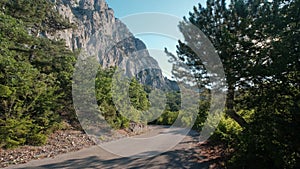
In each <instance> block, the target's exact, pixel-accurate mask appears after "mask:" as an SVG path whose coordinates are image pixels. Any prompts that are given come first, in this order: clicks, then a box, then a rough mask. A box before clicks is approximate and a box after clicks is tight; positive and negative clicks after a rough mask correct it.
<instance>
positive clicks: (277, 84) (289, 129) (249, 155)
mask: <svg viewBox="0 0 300 169" xmlns="http://www.w3.org/2000/svg"><path fill="white" fill-rule="evenodd" d="M299 13H300V1H299V0H292V1H285V0H274V1H264V0H231V1H230V3H229V4H228V5H227V4H226V1H225V0H208V1H207V3H206V6H205V7H203V6H202V5H201V4H199V5H198V6H197V7H194V11H193V12H190V15H189V17H188V18H184V21H183V22H181V23H180V25H179V29H180V30H181V32H182V33H183V35H184V37H185V41H184V42H182V41H179V42H178V45H177V54H176V55H173V54H171V53H170V52H168V51H166V52H167V54H168V55H169V56H171V58H172V59H171V62H172V63H174V64H175V65H177V67H174V68H175V69H174V70H173V73H174V76H175V77H178V78H179V79H183V78H184V77H187V74H189V75H192V78H193V79H196V82H197V83H198V86H199V87H208V86H209V85H210V86H211V84H210V83H209V78H208V77H209V76H210V74H209V73H208V72H207V70H206V66H207V64H208V63H205V62H203V60H201V57H202V56H198V55H197V53H196V52H195V51H193V49H192V48H191V47H190V46H191V45H195V44H197V45H198V46H200V47H199V48H198V49H199V50H200V48H201V47H202V46H204V45H205V44H204V43H205V42H204V41H203V39H201V38H199V37H201V36H202V35H201V34H198V33H197V32H195V31H193V29H192V27H195V26H196V27H197V28H198V29H199V30H201V31H202V32H203V33H204V34H205V35H206V37H207V38H208V39H209V40H210V42H211V43H212V44H213V45H214V47H215V50H216V51H215V52H216V53H217V54H218V55H219V57H220V59H221V61H222V64H223V68H224V72H225V76H226V79H223V80H226V83H227V90H226V92H227V101H226V110H225V113H226V116H227V117H230V118H231V119H233V120H234V121H235V122H236V123H238V124H239V125H240V126H241V127H242V128H243V131H242V133H241V134H240V135H239V136H238V138H236V139H235V140H234V144H232V145H231V146H233V147H235V148H236V149H238V151H237V155H235V156H234V157H233V158H232V161H234V166H235V167H236V168H295V167H296V166H299V158H300V152H299V136H298V135H297V134H296V133H297V131H298V130H299V117H300V116H299V110H300V109H299V91H300V89H299V81H300V79H299V66H300V64H299V62H300V60H299V56H300V55H299V33H300V31H299V30H300V27H299V25H300V23H299V22H300V15H299ZM201 42H202V43H201ZM197 45H196V46H197ZM203 49H204V51H203V52H206V51H205V48H204V47H202V48H201V50H203ZM182 68H183V69H182ZM183 70H184V71H183ZM186 79H187V78H186ZM208 89H209V87H208ZM245 113H246V114H245ZM247 113H248V114H247ZM249 113H250V114H249ZM246 116H247V117H248V118H246ZM249 117H250V118H249ZM258 161H259V162H258Z"/></svg>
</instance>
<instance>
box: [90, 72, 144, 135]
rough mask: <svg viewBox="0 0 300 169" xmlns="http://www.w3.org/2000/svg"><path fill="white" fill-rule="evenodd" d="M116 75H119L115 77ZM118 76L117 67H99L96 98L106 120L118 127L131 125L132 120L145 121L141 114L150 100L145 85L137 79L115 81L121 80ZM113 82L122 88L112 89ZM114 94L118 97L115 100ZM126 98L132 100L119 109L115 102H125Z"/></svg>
mask: <svg viewBox="0 0 300 169" xmlns="http://www.w3.org/2000/svg"><path fill="white" fill-rule="evenodd" d="M114 75H115V76H117V77H114ZM118 76H120V75H119V74H118V73H117V72H116V68H114V67H111V68H107V69H103V68H99V69H98V73H97V75H96V80H95V87H96V99H97V103H98V105H99V109H100V111H101V113H102V115H103V116H104V118H105V120H106V121H107V122H108V123H109V124H110V125H111V126H112V127H113V128H116V129H118V128H127V127H129V123H130V122H131V121H134V122H137V123H144V121H143V119H141V118H140V114H141V112H142V111H145V110H147V109H148V107H149V101H148V99H147V97H146V96H147V94H146V92H145V91H144V87H143V85H141V84H139V82H138V81H137V80H136V79H132V80H131V81H129V80H128V81H127V80H126V81H125V82H115V81H113V80H120V79H119V78H118ZM113 83H115V84H117V87H121V88H122V89H115V90H112V89H113V88H112V85H113ZM123 83H126V84H123ZM123 88H128V95H126V94H125V93H123ZM113 94H116V96H115V97H117V98H116V99H115V100H113ZM127 97H128V98H127ZM126 99H129V101H130V102H128V105H126V106H124V107H123V106H122V108H120V109H117V108H116V106H115V102H119V103H126V102H125V101H124V102H123V100H126ZM123 111H124V112H123ZM123 113H125V114H126V116H124V114H123Z"/></svg>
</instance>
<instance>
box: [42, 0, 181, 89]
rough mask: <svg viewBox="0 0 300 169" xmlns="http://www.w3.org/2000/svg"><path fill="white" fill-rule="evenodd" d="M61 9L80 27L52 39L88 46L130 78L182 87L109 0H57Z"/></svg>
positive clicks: (106, 64)
mask: <svg viewBox="0 0 300 169" xmlns="http://www.w3.org/2000/svg"><path fill="white" fill-rule="evenodd" d="M53 2H54V3H55V4H56V9H57V11H58V12H59V13H60V14H61V15H62V16H63V17H64V18H65V19H68V20H69V21H70V22H71V23H74V24H75V25H76V26H77V27H76V28H75V29H67V30H64V31H61V32H59V33H56V34H46V36H47V37H48V38H52V39H64V40H65V41H66V45H67V46H68V47H69V48H70V49H71V50H73V51H74V50H77V49H85V50H87V51H88V52H89V54H90V55H97V56H98V59H99V60H98V61H99V63H100V64H101V65H102V67H104V68H105V67H110V66H117V67H118V68H120V69H123V70H124V71H125V73H126V75H127V76H128V77H133V76H134V77H137V79H139V81H140V82H141V83H143V84H146V85H150V86H153V87H156V88H160V89H176V90H178V86H177V85H176V84H175V83H174V82H171V81H170V80H169V79H167V78H164V77H163V75H162V71H161V69H160V68H159V66H158V63H157V61H156V60H155V59H153V58H152V57H151V56H150V55H149V52H148V50H147V48H146V45H145V44H144V43H143V42H142V41H141V40H139V39H137V38H135V37H134V35H133V34H132V33H131V32H130V31H129V29H128V28H127V27H126V25H125V24H123V23H122V22H121V21H120V20H119V19H117V18H115V16H114V11H113V10H112V9H111V8H109V7H108V5H107V3H106V2H105V0H53Z"/></svg>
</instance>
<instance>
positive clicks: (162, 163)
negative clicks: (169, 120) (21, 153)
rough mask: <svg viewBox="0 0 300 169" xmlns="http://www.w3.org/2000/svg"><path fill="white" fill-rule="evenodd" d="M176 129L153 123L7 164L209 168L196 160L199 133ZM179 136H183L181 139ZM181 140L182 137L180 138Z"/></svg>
mask: <svg viewBox="0 0 300 169" xmlns="http://www.w3.org/2000/svg"><path fill="white" fill-rule="evenodd" d="M187 132H188V131H187V130H185V129H180V128H172V129H171V128H168V127H163V126H155V127H154V129H153V130H152V131H150V132H148V133H145V134H142V135H139V136H135V137H132V138H125V139H120V140H117V141H113V142H109V143H105V144H102V145H100V146H93V147H90V148H87V149H83V150H80V151H77V152H71V153H67V154H63V155H59V156H56V157H54V158H48V159H41V160H33V161H30V162H29V163H26V164H22V165H16V166H10V167H8V168H18V169H31V168H36V169H87V168H90V169H94V168H99V169H108V168H109V169H111V168H120V169H127V168H147V169H149V168H155V169H156V168H160V169H164V168H170V169H177V168H178V169H179V168H180V169H181V168H192V169H202V168H209V162H207V163H199V162H197V161H198V159H199V156H198V155H197V151H198V152H199V150H197V147H196V144H197V142H198V136H199V134H198V133H197V132H195V131H190V132H188V134H187V135H186V133H187ZM182 138H183V139H182ZM181 139H182V140H181Z"/></svg>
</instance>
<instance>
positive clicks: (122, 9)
mask: <svg viewBox="0 0 300 169" xmlns="http://www.w3.org/2000/svg"><path fill="white" fill-rule="evenodd" d="M106 1H107V3H108V6H109V7H110V8H112V9H113V10H114V12H115V17H117V18H119V19H121V20H122V18H124V17H126V16H128V15H134V14H138V13H145V12H159V13H164V14H169V15H174V17H175V16H176V17H177V18H178V19H182V18H183V16H188V13H189V12H190V11H192V10H193V6H197V5H198V3H201V4H204V3H205V2H206V1H205V0H106ZM125 24H127V23H126V22H125ZM127 26H128V27H129V29H130V30H131V28H130V25H129V23H128V24H127ZM131 31H132V30H131ZM132 33H133V34H135V32H134V31H132ZM135 35H136V37H138V38H139V39H141V40H142V41H143V42H144V43H145V44H146V46H147V48H148V49H149V52H150V55H151V56H152V57H154V58H155V59H156V60H157V61H158V63H159V65H160V67H161V69H162V72H163V74H164V75H165V76H167V77H169V78H170V77H171V68H172V65H171V64H170V63H168V58H167V56H166V55H165V54H164V52H163V51H164V48H165V47H167V48H168V50H169V51H172V52H173V53H175V51H176V45H177V39H175V38H170V37H166V36H161V35H157V34H135Z"/></svg>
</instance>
